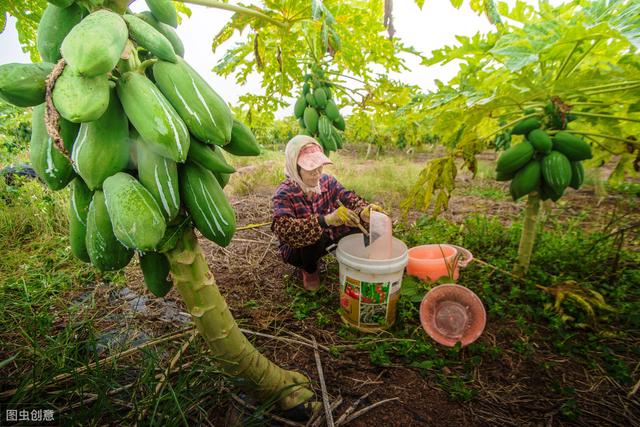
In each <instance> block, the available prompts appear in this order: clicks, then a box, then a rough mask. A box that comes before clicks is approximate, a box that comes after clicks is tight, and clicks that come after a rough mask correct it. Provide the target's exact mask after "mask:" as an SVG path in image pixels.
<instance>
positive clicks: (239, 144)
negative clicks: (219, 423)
mask: <svg viewBox="0 0 640 427" xmlns="http://www.w3.org/2000/svg"><path fill="white" fill-rule="evenodd" d="M222 149H223V150H224V151H226V152H227V153H231V154H233V155H234V156H259V155H260V146H259V145H258V142H257V141H256V137H255V136H254V135H253V132H251V129H250V128H249V126H247V125H245V124H244V123H242V122H241V121H239V120H237V119H233V129H232V130H231V141H230V142H229V143H228V144H227V145H225V146H223V147H222Z"/></svg>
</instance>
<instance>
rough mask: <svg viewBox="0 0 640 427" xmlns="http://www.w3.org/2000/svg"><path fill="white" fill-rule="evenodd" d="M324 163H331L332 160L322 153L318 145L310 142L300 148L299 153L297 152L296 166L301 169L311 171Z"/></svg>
mask: <svg viewBox="0 0 640 427" xmlns="http://www.w3.org/2000/svg"><path fill="white" fill-rule="evenodd" d="M326 164H330V165H332V164H333V162H332V161H331V160H329V158H328V157H327V156H325V155H324V153H323V152H322V148H321V147H320V145H318V144H316V143H310V144H307V145H305V146H304V147H302V149H300V154H298V166H300V167H301V168H302V169H304V170H308V171H311V170H314V169H316V168H318V167H320V166H322V165H326Z"/></svg>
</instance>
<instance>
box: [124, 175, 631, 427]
mask: <svg viewBox="0 0 640 427" xmlns="http://www.w3.org/2000/svg"><path fill="white" fill-rule="evenodd" d="M471 185H477V182H475V183H472V182H471V181H470V177H468V176H465V175H461V176H459V177H458V187H459V193H464V189H465V187H468V186H471ZM492 185H495V183H493V184H492ZM503 187H504V190H505V192H506V191H507V187H506V185H503ZM271 191H272V189H268V188H265V189H258V191H257V192H255V193H253V194H251V195H249V196H246V197H241V198H234V199H232V203H233V205H234V207H235V209H236V212H237V215H238V227H242V226H244V225H248V224H259V223H266V222H269V221H270V219H271V206H270V199H271ZM622 201H623V197H621V196H613V195H609V196H607V197H605V198H603V199H601V200H598V199H597V198H596V197H594V194H593V188H585V189H584V190H581V191H578V192H571V193H570V194H569V195H568V196H567V197H565V198H563V203H562V205H561V206H557V205H556V207H554V208H553V209H554V213H555V214H557V215H560V216H561V217H567V218H569V217H572V216H575V215H576V214H577V213H578V212H581V211H583V210H585V209H588V210H589V211H590V212H592V215H591V216H590V219H589V221H590V222H593V224H601V223H602V221H603V220H604V219H606V217H608V216H610V215H611V213H612V212H614V211H616V210H620V209H621V208H620V206H621V203H622ZM627 209H628V204H627ZM521 211H522V206H521V205H516V204H514V203H513V202H511V201H510V200H507V199H505V200H502V201H500V200H492V199H488V198H483V197H481V196H471V195H466V196H454V197H453V198H452V199H451V202H450V206H449V210H448V211H447V212H445V213H444V217H445V218H447V219H449V220H450V221H453V222H455V223H461V222H462V221H463V220H464V218H465V216H466V215H468V214H470V213H484V214H487V215H490V216H497V217H499V218H500V219H501V220H502V221H503V222H504V223H505V224H507V223H510V222H512V221H513V220H515V219H518V218H519V216H520V214H521ZM626 214H631V215H635V216H640V212H638V210H637V208H636V209H635V210H633V209H632V211H631V212H626ZM419 215H421V214H420V213H417V212H412V213H410V215H409V220H410V221H412V220H415V219H416V218H417V217H418V216H419ZM588 225H589V222H587V223H586V226H588ZM200 242H201V245H202V247H203V249H204V252H205V254H206V258H207V260H208V262H209V265H210V268H211V270H212V271H213V272H214V274H215V277H216V281H217V284H218V286H219V288H220V289H221V292H222V293H223V295H224V296H225V297H226V300H227V302H228V303H229V305H230V309H231V311H232V313H233V315H234V316H235V318H236V319H237V320H238V322H239V323H240V325H241V327H242V328H246V329H248V330H251V331H254V332H262V333H266V334H272V335H278V336H284V337H289V338H291V339H294V340H296V339H297V338H296V337H306V338H310V337H311V336H313V337H315V339H316V340H317V342H318V344H320V345H324V346H332V345H336V344H341V343H343V342H344V341H342V340H341V339H340V338H339V337H338V336H337V331H338V329H339V327H340V326H341V320H340V318H339V316H338V314H337V313H336V312H334V313H333V315H332V316H331V318H330V319H329V321H328V322H327V324H324V325H323V326H318V321H317V319H316V318H314V317H313V316H310V317H307V318H305V319H303V320H297V319H296V318H295V317H294V312H293V311H292V310H291V309H290V307H291V303H292V296H291V292H290V290H289V291H287V285H286V284H285V283H290V285H288V286H300V281H299V279H297V278H296V276H295V271H294V269H293V268H292V267H290V266H287V265H285V264H283V262H282V261H281V259H280V258H279V256H278V253H277V241H276V239H275V238H274V237H273V235H272V233H271V232H270V230H269V226H262V227H257V228H252V229H248V230H241V231H238V232H237V234H236V236H235V238H234V240H233V241H232V243H231V244H230V245H229V246H228V247H226V248H220V247H218V246H216V245H215V244H213V243H211V242H209V241H207V240H205V239H200ZM335 270H336V261H335V259H333V258H331V257H328V259H327V264H326V265H323V266H322V267H321V273H322V275H323V276H324V284H323V286H325V287H326V288H327V289H328V290H329V292H330V293H332V294H333V295H335V307H336V310H337V308H338V306H339V301H338V288H337V283H336V277H335ZM128 279H129V280H127V286H129V288H131V289H133V290H135V291H137V292H139V293H144V292H145V290H144V284H143V282H142V280H141V277H140V275H139V272H138V270H137V269H135V271H133V270H132V272H131V273H129V276H128ZM291 283H294V284H293V285H291ZM167 299H168V300H170V301H171V300H175V302H176V304H177V306H178V307H182V305H181V304H182V303H181V301H180V300H179V297H178V296H177V294H176V293H175V291H172V292H171V293H170V294H169V295H168V297H167ZM167 332H169V331H167ZM518 335H519V332H518V330H517V328H516V327H515V326H514V325H510V324H505V323H497V322H492V321H491V319H489V322H488V324H487V328H486V330H485V332H484V334H483V335H482V337H481V338H480V340H482V341H485V342H486V343H487V344H490V345H494V346H498V347H503V348H505V349H507V350H505V351H504V352H503V353H502V355H501V356H500V357H498V358H496V359H495V361H493V362H491V363H483V364H482V365H481V366H480V367H478V368H477V370H476V373H475V378H474V380H476V384H479V385H480V388H481V389H480V390H479V392H478V394H477V396H476V397H474V398H473V399H471V400H470V401H468V402H464V403H458V402H455V401H452V400H451V399H450V396H449V395H448V393H446V392H444V391H443V390H442V387H441V385H439V384H438V379H437V378H435V377H434V376H430V375H425V374H424V373H422V372H421V371H420V370H419V369H414V368H410V367H407V366H404V365H399V364H398V365H394V364H391V365H390V366H379V365H374V364H372V363H371V362H370V359H369V355H368V354H367V353H366V352H364V351H360V350H355V349H354V350H353V351H342V352H341V354H340V357H339V358H334V357H332V356H331V355H329V354H328V353H327V352H324V351H321V352H320V355H321V358H322V362H323V372H324V379H325V381H326V385H327V389H328V393H329V396H330V399H331V400H332V401H333V400H334V399H337V398H338V396H340V397H341V398H342V399H343V403H342V405H341V406H340V407H339V408H338V409H337V411H336V412H335V413H337V414H340V413H342V412H344V410H345V408H348V407H349V406H350V405H352V404H353V403H354V402H355V401H356V400H357V399H358V398H360V397H361V396H363V395H365V394H368V396H367V397H366V398H365V399H364V400H363V401H362V402H361V403H360V405H359V406H358V408H357V409H360V408H363V407H365V406H368V405H370V404H372V403H374V402H378V401H381V400H383V399H388V398H397V399H396V400H394V401H390V402H387V403H385V404H383V405H380V406H378V407H376V408H374V409H372V410H370V411H369V412H367V414H366V415H365V416H363V417H360V418H358V419H356V420H355V421H353V422H352V423H350V424H349V425H352V426H371V425H379V426H416V425H424V426H432V425H437V426H471V425H540V426H543V425H545V426H546V425H567V424H572V422H570V421H567V420H566V419H563V418H562V417H561V416H560V415H559V412H560V410H561V406H562V404H563V403H565V402H561V401H559V400H554V398H552V397H549V396H547V395H546V391H545V390H546V387H545V386H544V384H548V383H549V382H551V381H552V380H553V378H552V376H555V375H558V376H562V377H563V378H564V379H565V381H568V382H569V383H571V384H572V385H573V387H575V389H576V396H577V399H578V400H579V404H580V407H581V411H582V414H583V416H582V418H581V421H580V423H578V424H582V425H584V424H589V425H623V424H629V420H639V419H640V406H639V405H638V404H637V401H636V404H632V405H629V401H628V400H626V399H624V396H623V394H622V392H621V390H622V388H621V387H620V386H619V385H617V384H615V382H612V380H611V379H610V378H609V377H607V376H606V374H605V373H604V372H603V373H602V375H600V376H596V377H594V376H593V373H592V372H591V373H589V372H587V371H586V370H585V369H584V368H583V366H581V365H578V364H576V363H574V362H572V361H570V360H568V359H558V358H556V357H555V356H554V355H553V354H552V353H551V352H549V353H547V352H545V351H540V352H538V353H537V356H535V357H534V358H533V359H527V358H524V357H523V355H522V354H520V353H516V352H514V351H510V350H508V349H509V348H510V347H511V346H510V343H511V342H512V341H513V340H514V339H515V338H516V337H518ZM390 336H391V335H390V334H388V333H386V334H385V333H382V334H381V338H388V337H390ZM255 343H256V345H257V346H258V348H259V349H260V350H261V351H262V352H263V353H264V354H265V355H266V356H267V357H268V358H270V359H271V360H274V361H276V362H277V363H278V364H279V365H281V366H283V367H287V368H290V369H295V370H299V371H302V372H304V373H306V374H307V375H308V376H309V377H310V378H311V379H312V381H313V382H314V384H315V388H316V392H317V395H318V397H319V396H321V394H320V387H319V385H318V384H319V376H318V372H317V369H316V361H315V358H314V352H313V349H311V348H309V347H308V346H301V345H299V344H296V343H288V342H282V341H278V340H274V339H269V338H257V339H256V340H255ZM545 363H546V364H548V363H553V364H555V366H556V368H555V369H554V370H552V371H551V372H552V373H553V374H552V375H550V373H549V372H550V371H549V370H544V371H543V370H542V369H541V368H540V366H541V365H542V364H545ZM446 369H447V368H444V374H445V375H446ZM212 412H213V414H212V415H213V417H214V420H215V421H214V425H223V424H224V420H225V416H226V412H227V408H226V407H219V408H213V409H212ZM336 417H337V416H336ZM585 420H587V422H585ZM632 424H633V423H632ZM274 425H278V422H274Z"/></svg>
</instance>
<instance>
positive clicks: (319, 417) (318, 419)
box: [307, 396, 342, 427]
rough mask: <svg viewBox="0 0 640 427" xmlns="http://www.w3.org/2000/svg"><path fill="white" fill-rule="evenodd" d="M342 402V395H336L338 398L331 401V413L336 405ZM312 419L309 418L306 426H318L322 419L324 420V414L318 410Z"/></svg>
mask: <svg viewBox="0 0 640 427" xmlns="http://www.w3.org/2000/svg"><path fill="white" fill-rule="evenodd" d="M341 404H342V396H338V398H337V399H336V400H334V401H333V403H332V404H331V407H330V409H331V413H333V411H335V410H336V408H337V407H338V406H340V405H341ZM313 418H314V420H313V421H312V420H309V422H308V423H307V426H309V427H320V425H321V424H322V421H323V420H324V414H323V413H322V412H318V413H317V416H316V417H313Z"/></svg>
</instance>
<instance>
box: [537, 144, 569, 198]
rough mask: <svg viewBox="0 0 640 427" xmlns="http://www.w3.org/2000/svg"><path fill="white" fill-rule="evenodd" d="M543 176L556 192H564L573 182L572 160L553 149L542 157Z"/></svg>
mask: <svg viewBox="0 0 640 427" xmlns="http://www.w3.org/2000/svg"><path fill="white" fill-rule="evenodd" d="M542 176H543V178H544V181H545V183H546V184H547V185H548V186H549V187H550V188H551V189H552V190H553V191H554V192H555V193H556V194H562V193H563V192H564V190H565V188H567V186H568V185H569V183H570V182H571V162H569V159H567V157H566V156H565V155H564V154H562V153H560V152H559V151H552V152H551V153H549V154H548V155H546V156H545V157H544V158H543V159H542Z"/></svg>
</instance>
